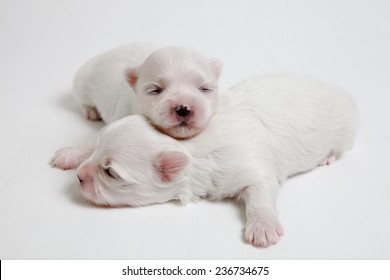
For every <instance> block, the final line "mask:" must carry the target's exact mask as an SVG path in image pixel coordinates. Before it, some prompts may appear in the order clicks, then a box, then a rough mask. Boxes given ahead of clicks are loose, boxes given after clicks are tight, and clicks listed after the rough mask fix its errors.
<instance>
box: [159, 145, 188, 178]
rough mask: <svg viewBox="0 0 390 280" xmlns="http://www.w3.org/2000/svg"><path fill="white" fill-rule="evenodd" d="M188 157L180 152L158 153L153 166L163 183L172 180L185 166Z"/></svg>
mask: <svg viewBox="0 0 390 280" xmlns="http://www.w3.org/2000/svg"><path fill="white" fill-rule="evenodd" d="M188 162H189V159H188V157H187V156H186V155H185V154H184V153H181V152H166V153H163V154H161V155H160V157H159V158H158V159H157V162H156V163H155V165H154V167H155V169H156V171H157V173H158V174H159V176H160V178H161V181H162V182H164V183H168V182H172V181H173V180H174V179H175V178H176V177H177V176H178V175H179V174H180V173H181V172H182V171H183V170H184V168H185V167H186V166H187V164H188Z"/></svg>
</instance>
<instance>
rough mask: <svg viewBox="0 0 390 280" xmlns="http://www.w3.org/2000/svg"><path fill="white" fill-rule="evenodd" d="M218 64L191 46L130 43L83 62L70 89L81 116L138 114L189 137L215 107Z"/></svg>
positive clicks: (172, 132) (108, 119)
mask: <svg viewBox="0 0 390 280" xmlns="http://www.w3.org/2000/svg"><path fill="white" fill-rule="evenodd" d="M221 69H222V66H221V63H220V61H219V60H217V59H208V58H206V57H204V56H203V55H202V54H200V53H198V52H196V51H193V50H189V49H185V48H179V47H165V48H161V49H160V48H158V47H157V46H155V45H152V44H143V43H136V44H132V45H128V46H124V47H121V48H117V49H114V50H111V51H109V52H107V53H104V54H102V55H100V56H97V57H95V58H93V59H91V60H89V61H88V62H87V63H85V65H84V66H82V67H81V68H80V70H79V71H78V72H77V74H76V77H75V80H74V86H73V92H74V95H75V98H76V100H77V101H78V103H79V105H80V108H81V110H82V112H83V114H84V116H85V117H86V118H87V119H90V120H99V119H103V121H104V122H105V123H107V124H109V123H111V122H113V121H115V120H118V119H120V118H122V117H124V116H127V115H131V114H142V115H144V116H146V117H147V118H148V119H149V120H150V121H151V122H152V124H153V125H154V126H156V127H157V128H158V129H160V130H161V131H162V132H164V133H166V134H168V135H170V136H172V137H174V138H189V137H192V136H194V135H196V134H198V133H200V132H201V131H202V130H203V129H204V128H205V127H206V126H207V124H208V122H209V120H210V119H211V117H212V116H213V115H214V114H215V112H216V109H217V100H218V77H219V75H220V72H221Z"/></svg>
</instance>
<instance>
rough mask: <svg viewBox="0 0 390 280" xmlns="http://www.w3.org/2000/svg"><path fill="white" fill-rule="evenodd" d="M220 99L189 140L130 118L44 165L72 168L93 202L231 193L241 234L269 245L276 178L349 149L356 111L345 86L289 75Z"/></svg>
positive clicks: (274, 226)
mask: <svg viewBox="0 0 390 280" xmlns="http://www.w3.org/2000/svg"><path fill="white" fill-rule="evenodd" d="M220 98H221V99H220V102H221V106H220V107H219V111H218V113H217V114H216V115H215V117H214V118H213V119H212V121H211V122H210V124H209V125H208V126H207V128H206V129H205V130H204V131H203V132H202V133H201V134H199V135H197V136H196V137H193V138H191V139H188V140H184V141H177V140H175V139H173V138H171V137H168V136H166V135H164V134H162V133H160V132H159V131H158V130H156V129H155V128H154V127H152V126H150V125H149V123H148V122H147V121H146V120H145V119H144V118H143V117H142V116H129V117H126V118H124V119H121V120H119V121H117V122H114V123H112V124H111V125H109V126H107V127H106V128H104V129H103V130H102V131H101V132H100V134H99V135H98V137H97V139H96V141H95V142H94V143H92V144H89V145H86V146H80V147H71V148H64V149H61V150H59V151H57V152H56V154H55V155H54V158H53V160H52V165H53V166H54V167H57V168H61V169H75V168H78V171H77V176H78V180H79V183H80V187H81V194H82V195H83V196H84V197H85V198H86V199H87V200H88V201H90V202H91V203H94V204H97V205H108V206H120V205H130V206H140V205H147V204H152V203H163V202H166V201H169V200H174V199H178V200H181V201H183V202H188V201H192V200H196V199H199V198H203V197H208V198H210V199H223V198H227V197H238V198H240V199H243V200H244V202H245V205H246V217H247V222H246V226H245V237H246V239H247V240H248V242H250V243H252V244H253V245H255V246H259V247H265V246H269V245H271V244H274V243H276V242H277V241H278V240H279V238H280V237H281V236H282V235H283V228H282V225H281V224H280V222H279V219H278V214H277V210H276V195H277V193H278V189H279V185H280V183H281V182H283V181H284V180H285V179H286V178H287V177H289V176H291V175H294V174H297V173H300V172H304V171H308V170H311V169H313V168H315V167H317V166H318V165H321V164H324V163H325V164H329V163H330V162H331V160H332V159H333V158H337V157H339V156H340V155H341V154H342V153H343V152H345V151H347V150H349V149H351V147H352V146H353V142H354V139H355V136H356V133H357V130H358V112H357V109H356V107H355V105H354V103H353V101H352V100H351V98H350V97H349V96H348V95H347V94H346V93H345V92H344V91H342V90H340V89H338V88H336V87H334V86H331V85H327V84H323V83H319V82H316V81H313V80H309V79H306V78H302V77H297V76H291V75H276V74H275V75H266V76H260V77H256V78H252V79H249V80H246V81H244V82H242V83H240V84H239V85H237V86H235V87H233V88H231V89H230V90H229V91H228V92H226V94H222V95H221V96H220Z"/></svg>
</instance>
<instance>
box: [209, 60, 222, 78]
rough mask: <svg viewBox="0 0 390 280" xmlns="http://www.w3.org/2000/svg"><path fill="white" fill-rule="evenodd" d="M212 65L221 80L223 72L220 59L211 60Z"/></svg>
mask: <svg viewBox="0 0 390 280" xmlns="http://www.w3.org/2000/svg"><path fill="white" fill-rule="evenodd" d="M210 62H211V65H212V66H213V70H214V74H215V76H217V78H219V75H221V72H222V62H221V61H220V60H219V59H218V58H215V57H214V58H212V59H210Z"/></svg>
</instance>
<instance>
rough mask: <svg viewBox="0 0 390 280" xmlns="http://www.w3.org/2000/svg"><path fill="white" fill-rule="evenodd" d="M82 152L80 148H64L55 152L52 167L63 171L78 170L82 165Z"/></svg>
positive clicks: (51, 162)
mask: <svg viewBox="0 0 390 280" xmlns="http://www.w3.org/2000/svg"><path fill="white" fill-rule="evenodd" d="M80 154H81V151H80V149H78V148H74V147H68V148H62V149H60V150H58V151H57V152H55V154H54V156H53V158H52V160H51V161H50V165H51V166H52V167H54V168H59V169H62V170H68V169H76V168H77V167H78V166H79V165H80Z"/></svg>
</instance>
